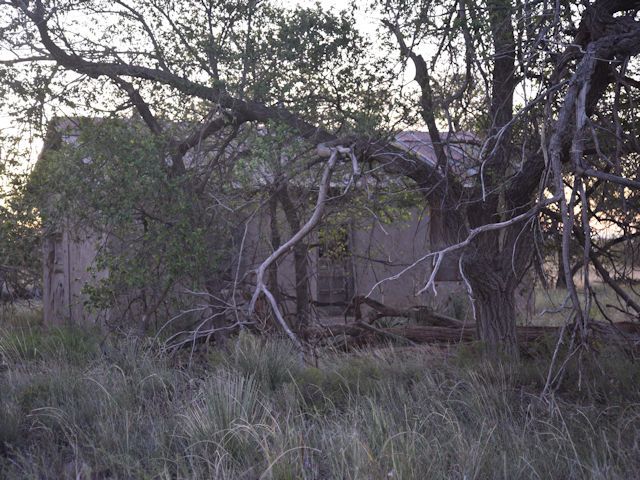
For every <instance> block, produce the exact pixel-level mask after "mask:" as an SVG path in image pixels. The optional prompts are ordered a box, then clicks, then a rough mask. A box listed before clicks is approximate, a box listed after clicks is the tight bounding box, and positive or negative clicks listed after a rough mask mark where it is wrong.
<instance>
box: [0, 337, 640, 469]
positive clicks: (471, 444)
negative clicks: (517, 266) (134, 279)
mask: <svg viewBox="0 0 640 480" xmlns="http://www.w3.org/2000/svg"><path fill="white" fill-rule="evenodd" d="M142 343H143V344H141V342H140V341H139V340H137V339H121V340H118V341H115V340H114V341H110V342H101V341H100V339H99V337H98V336H97V335H93V334H90V333H87V332H83V331H78V330H71V329H69V330H64V331H60V330H51V331H46V330H42V329H39V328H37V327H31V328H30V329H27V330H26V331H19V330H11V331H4V332H3V333H2V334H1V335H0V356H1V357H2V358H1V359H0V363H3V364H4V365H5V366H4V368H3V370H2V371H1V373H0V478H3V479H5V478H6V479H12V478H15V479H22V478H34V479H41V478H51V479H60V478H81V479H84V478H87V479H107V478H113V479H116V478H117V479H120V478H124V479H128V478H132V479H133V478H135V479H138V478H163V479H164V478H189V479H192V478H194V479H198V478H202V479H210V478H221V479H225V478H228V479H379V478H385V479H388V478H394V479H422V478H430V479H431V478H434V479H438V478H442V479H450V478H460V479H463V478H464V479H486V478H489V479H493V478H499V479H514V478H545V479H546V478H576V479H578V478H579V479H583V478H603V479H604V478H607V479H610V478H613V479H615V478H620V479H623V478H624V479H628V478H638V477H639V476H640V447H639V439H640V392H638V387H637V385H640V383H639V382H638V380H639V379H640V368H639V367H638V366H637V365H636V364H634V363H632V362H630V361H629V360H623V359H621V358H618V357H615V358H610V359H607V360H606V362H610V364H611V366H612V369H609V371H612V370H613V371H614V376H613V377H598V378H597V379H596V377H595V376H594V377H593V378H594V380H593V384H592V385H591V387H592V388H591V389H590V390H583V391H582V392H580V391H578V390H576V389H574V388H573V387H571V385H572V384H571V382H570V381H569V382H568V383H567V385H569V386H570V387H568V388H567V390H566V391H564V392H560V393H559V394H558V396H556V397H555V398H553V399H551V401H545V402H543V401H542V400H540V399H539V397H538V394H539V391H540V385H541V383H542V382H543V379H544V373H545V371H546V370H545V369H546V365H545V364H544V362H541V361H540V360H535V361H524V362H523V363H522V364H519V365H512V364H510V365H499V366H497V367H496V366H495V365H489V364H487V363H484V362H483V361H481V360H479V358H478V357H477V356H475V354H474V353H473V351H471V350H468V351H466V352H463V353H460V354H458V355H455V356H453V357H450V358H444V357H443V356H442V355H440V356H437V355H433V353H432V352H431V351H429V350H428V349H426V348H400V347H393V346H391V345H390V346H389V347H386V348H383V349H380V350H376V351H374V352H355V353H352V354H339V353H333V354H326V355H325V356H324V357H323V358H321V360H320V361H319V364H318V366H317V367H310V366H309V367H300V366H299V364H298V362H297V358H296V352H295V351H294V350H293V349H292V348H291V347H290V345H289V344H288V343H287V342H286V341H285V340H277V339H272V340H269V341H265V340H261V339H258V338H255V337H252V336H250V335H241V336H240V337H239V338H238V339H237V340H236V341H235V342H232V345H231V346H230V348H229V351H228V352H222V351H216V350H213V351H211V352H210V353H208V354H207V356H208V362H207V363H206V365H202V364H201V365H192V366H188V365H189V364H188V362H186V361H185V362H180V361H179V360H177V359H175V358H174V359H172V358H166V357H165V356H163V355H162V353H160V352H159V351H158V350H157V349H155V348H154V345H153V344H151V343H148V344H144V342H142ZM603 362H605V360H603ZM606 362H605V363H606ZM616 368H619V371H618V372H617V373H616V371H615V369H616ZM595 371H597V369H594V372H595ZM568 375H569V376H571V375H573V373H572V372H571V371H570V372H569V373H568ZM594 375H595V373H594ZM569 380H571V378H569ZM611 380H613V381H611Z"/></svg>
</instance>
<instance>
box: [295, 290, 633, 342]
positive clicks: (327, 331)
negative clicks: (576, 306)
mask: <svg viewBox="0 0 640 480" xmlns="http://www.w3.org/2000/svg"><path fill="white" fill-rule="evenodd" d="M364 305H366V306H368V307H369V310H370V311H369V312H368V313H367V314H366V315H363V309H362V306H364ZM353 312H354V316H353V317H351V319H348V318H347V317H345V321H344V323H332V324H324V325H318V326H314V327H312V328H309V329H308V330H307V331H306V332H304V333H305V335H304V336H305V337H306V338H315V339H320V340H321V339H328V340H330V339H333V340H335V341H334V342H333V343H334V344H336V345H337V346H344V347H347V346H356V345H363V344H369V343H374V342H377V341H380V340H381V339H383V338H392V339H396V340H401V341H404V342H406V343H409V344H424V343H435V344H438V343H440V344H450V343H463V342H471V341H473V340H475V339H477V332H476V325H475V324H474V323H465V322H462V321H460V320H458V319H455V318H452V317H449V316H446V315H442V314H439V313H436V312H433V311H431V310H429V309H428V308H426V307H412V308H409V309H406V310H400V309H396V308H393V307H389V306H387V305H383V304H381V303H379V302H376V301H375V300H371V299H368V298H364V297H356V299H355V301H354V306H353ZM382 318H405V319H408V320H410V321H411V323H408V324H403V325H397V326H387V327H382V326H379V325H377V322H378V321H379V320H380V319H382ZM589 328H590V333H591V335H593V338H594V340H597V341H601V342H607V343H613V344H617V345H619V346H621V347H624V348H630V349H633V350H638V349H640V324H637V323H633V322H621V323H615V324H610V323H605V322H598V321H595V320H594V321H592V322H590V324H589ZM561 332H562V328H560V327H544V326H532V325H527V326H518V327H516V333H517V336H518V342H519V343H520V345H521V346H522V347H527V346H528V345H530V344H531V343H533V342H536V341H538V340H540V339H541V338H543V337H551V338H553V339H557V336H558V335H560V334H561ZM565 333H566V331H565Z"/></svg>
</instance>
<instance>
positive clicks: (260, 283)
mask: <svg viewBox="0 0 640 480" xmlns="http://www.w3.org/2000/svg"><path fill="white" fill-rule="evenodd" d="M342 149H344V147H336V148H332V149H331V153H330V156H329V161H328V162H327V165H326V167H325V169H324V174H323V175H322V182H321V183H320V191H319V192H318V200H317V201H316V206H315V208H314V211H313V215H311V218H310V219H309V221H308V222H307V223H305V224H304V225H303V226H302V228H301V229H300V230H298V231H297V232H296V233H295V235H293V237H291V238H290V239H289V240H288V241H286V242H285V243H284V244H283V245H281V246H280V248H278V249H277V250H276V251H275V252H273V253H272V254H271V255H269V257H268V258H267V259H266V260H265V261H264V262H262V264H261V265H260V266H259V267H258V269H257V270H256V289H255V290H254V292H253V296H252V297H251V303H250V304H249V316H251V315H253V311H254V308H255V305H256V301H257V300H258V297H259V296H260V294H261V293H264V295H265V296H266V297H267V299H268V300H269V303H270V304H271V308H272V309H273V312H274V313H275V315H276V318H277V319H278V322H279V323H280V326H281V327H282V329H283V330H284V331H285V333H286V334H287V336H288V337H289V338H290V339H291V341H292V342H293V344H294V345H295V346H296V348H297V349H298V352H299V354H300V361H302V344H301V343H300V340H298V337H296V335H295V333H293V331H292V330H291V329H290V328H289V326H288V325H287V322H285V320H284V318H283V317H282V314H281V313H280V309H279V308H278V305H277V304H276V301H275V298H273V294H272V293H271V292H270V291H269V289H268V288H267V286H266V285H265V283H264V274H265V272H266V271H267V268H269V266H270V265H271V264H273V262H275V261H276V260H278V259H279V258H280V257H281V256H282V255H284V254H285V253H287V252H289V251H290V250H291V249H292V248H293V246H294V245H296V244H297V243H298V242H299V241H300V240H302V239H303V238H304V237H305V236H306V235H307V234H309V232H311V230H313V228H314V227H315V226H316V225H317V224H318V222H320V219H321V218H322V213H323V212H324V206H325V203H326V199H327V192H328V191H329V183H330V181H331V174H332V173H333V169H334V167H335V165H336V160H337V158H338V154H339V153H340V152H341V151H342ZM346 151H347V152H349V151H350V150H349V149H346Z"/></svg>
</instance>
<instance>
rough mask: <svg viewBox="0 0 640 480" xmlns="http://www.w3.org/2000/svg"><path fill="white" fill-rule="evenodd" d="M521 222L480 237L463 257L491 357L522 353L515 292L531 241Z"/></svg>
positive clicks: (480, 330) (482, 336) (480, 334)
mask: <svg viewBox="0 0 640 480" xmlns="http://www.w3.org/2000/svg"><path fill="white" fill-rule="evenodd" d="M521 229H522V226H521V225H516V226H515V227H513V228H509V229H508V230H507V231H506V232H505V235H504V237H502V238H501V239H499V241H496V240H498V239H496V238H495V237H493V236H487V237H486V238H480V239H478V241H477V242H474V243H473V245H472V246H471V247H470V248H469V249H467V250H466V251H465V252H464V254H463V257H462V262H463V271H464V274H465V277H466V279H467V280H468V282H469V285H470V286H471V290H472V297H473V302H474V309H475V315H476V328H477V333H478V338H479V339H480V340H481V341H483V342H484V344H485V350H486V352H487V354H488V355H489V356H490V357H496V356H506V357H510V358H513V359H517V358H518V357H519V349H518V338H517V335H516V308H515V304H516V302H515V292H516V287H517V286H518V284H519V283H520V281H521V278H522V275H523V274H524V273H525V272H526V271H527V269H528V265H529V264H530V260H531V251H532V248H531V245H530V242H528V241H527V235H526V234H522V230H521Z"/></svg>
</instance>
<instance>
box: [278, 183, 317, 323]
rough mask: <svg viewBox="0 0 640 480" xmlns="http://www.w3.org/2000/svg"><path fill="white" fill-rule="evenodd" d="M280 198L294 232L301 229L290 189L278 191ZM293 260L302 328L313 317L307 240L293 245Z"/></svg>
mask: <svg viewBox="0 0 640 480" xmlns="http://www.w3.org/2000/svg"><path fill="white" fill-rule="evenodd" d="M278 199H279V200H280V203H281V205H282V209H283V210H284V215H285V217H286V219H287V223H288V224H289V228H290V229H291V232H292V233H295V232H297V231H298V230H300V218H299V217H298V212H297V210H296V207H295V205H294V204H293V201H292V200H291V196H290V195H289V189H288V188H287V186H286V185H284V186H282V187H281V188H280V190H279V192H278ZM293 261H294V269H295V282H296V318H297V321H296V325H295V327H296V329H298V330H300V329H303V328H306V327H307V326H308V325H309V318H310V317H311V298H310V295H309V274H308V271H307V242H305V241H300V242H298V243H296V244H295V245H294V247H293Z"/></svg>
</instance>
